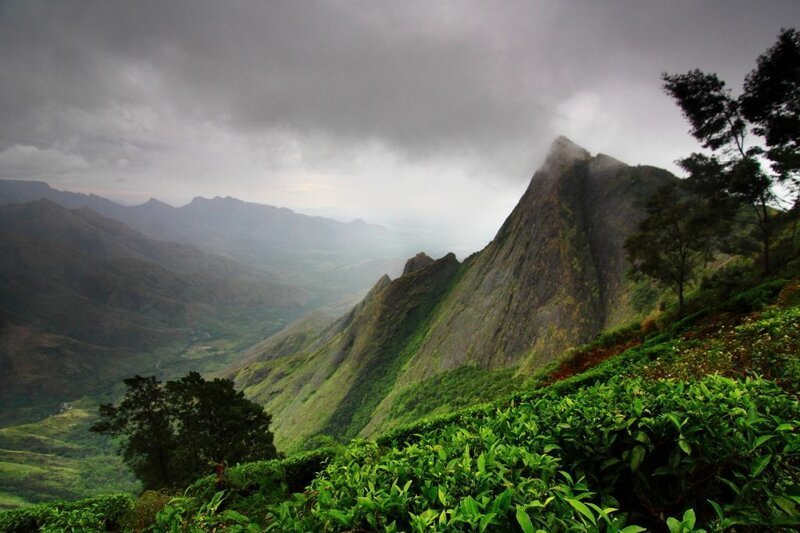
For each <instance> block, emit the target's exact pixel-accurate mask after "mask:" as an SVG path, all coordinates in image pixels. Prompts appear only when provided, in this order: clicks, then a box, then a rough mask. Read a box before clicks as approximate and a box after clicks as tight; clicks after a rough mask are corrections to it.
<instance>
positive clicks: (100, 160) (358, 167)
mask: <svg viewBox="0 0 800 533" xmlns="http://www.w3.org/2000/svg"><path fill="white" fill-rule="evenodd" d="M77 5H78V6H79V9H76V8H75V4H71V3H69V2H60V3H47V2H39V1H36V0H33V1H24V2H23V1H19V0H16V1H15V0H11V1H6V2H2V3H0V66H2V69H3V72H4V76H3V77H2V79H0V112H1V113H2V120H1V121H0V178H7V179H25V180H41V181H45V182H47V183H49V184H50V185H51V186H53V187H55V188H58V189H62V190H70V191H76V192H83V193H95V194H98V195H100V196H104V197H107V198H110V199H113V200H115V201H120V202H123V203H126V204H137V203H142V202H145V201H147V199H148V198H150V197H155V198H157V199H159V200H161V201H163V202H165V203H168V204H170V205H174V206H180V205H183V204H186V203H188V202H189V201H191V199H192V198H193V197H196V196H203V197H215V196H232V197H234V198H238V199H241V200H244V201H249V202H257V203H265V204H270V205H275V206H279V207H287V208H289V209H292V210H293V211H296V212H299V213H304V214H310V215H317V216H326V217H329V218H334V219H337V220H343V221H349V220H353V219H358V218H360V219H364V220H366V221H367V222H370V223H374V224H381V225H384V226H387V227H390V228H395V229H396V228H406V229H408V230H409V231H412V232H419V231H420V230H424V231H429V232H430V233H431V234H432V235H434V234H435V235H436V236H438V238H440V239H441V240H442V241H443V242H447V243H449V244H450V245H451V246H452V247H454V248H458V249H462V250H466V249H472V250H477V249H479V248H481V247H482V246H483V245H484V244H485V243H486V242H488V240H489V239H491V238H492V236H493V235H494V233H495V232H496V231H497V229H498V228H499V227H500V224H501V223H502V221H503V220H504V219H505V217H506V216H507V215H508V214H509V212H510V211H511V209H513V207H514V205H515V204H516V202H517V201H518V199H519V197H520V196H521V195H522V192H523V191H524V189H525V187H526V186H527V184H528V181H529V179H530V176H531V175H532V174H533V172H534V171H535V170H536V168H537V166H538V165H539V164H540V163H541V161H542V159H543V157H544V153H545V151H546V150H547V148H548V146H549V144H550V142H551V141H552V140H553V139H554V138H555V137H556V136H557V135H565V136H567V137H569V138H570V139H572V140H573V141H574V142H576V143H577V144H579V145H581V146H583V147H585V148H586V149H588V150H589V151H591V152H592V153H599V152H602V153H606V154H609V155H611V156H613V157H616V158H618V159H620V160H622V161H624V162H626V163H629V164H633V165H636V164H649V165H655V166H660V167H664V168H667V169H668V170H671V171H673V172H677V169H676V167H675V165H674V161H675V160H676V159H677V158H679V157H682V156H685V155H687V154H688V153H689V152H691V151H693V150H696V149H697V145H696V143H695V142H694V141H693V140H692V138H691V137H690V136H689V135H688V133H687V132H688V129H689V127H688V124H687V123H686V122H685V121H684V119H683V117H682V116H681V114H680V111H679V110H678V108H677V107H676V106H675V105H674V103H673V102H672V101H671V100H670V99H669V98H668V97H667V96H666V95H664V94H663V92H662V90H661V82H660V78H659V77H660V74H661V73H662V72H664V71H667V72H683V71H686V70H689V69H692V68H701V69H703V70H707V71H711V72H717V73H718V74H719V75H720V77H721V78H722V79H724V80H726V81H727V82H728V84H729V86H730V87H731V89H732V90H733V91H734V94H735V93H736V92H737V91H738V90H739V89H740V87H741V82H742V80H743V78H744V76H745V75H746V74H747V72H749V71H750V70H751V69H752V68H753V67H754V66H755V60H756V57H757V56H758V55H759V54H761V53H763V52H764V51H765V50H766V49H767V48H768V47H769V46H771V45H772V44H773V42H774V41H775V37H776V36H777V34H778V31H779V30H780V28H781V27H782V26H786V25H789V24H790V23H791V21H793V20H798V19H800V4H798V3H797V2H793V1H774V2H769V3H766V4H753V3H750V2H744V1H736V2H730V1H727V2H723V1H709V2H690V1H685V2H669V3H665V2H659V3H656V2H649V3H643V2H633V1H627V2H625V1H612V2H607V3H597V2H585V1H571V2H558V3H552V2H503V3H485V2H437V3H435V4H432V3H429V2H389V3H380V4H374V3H370V2H362V1H352V2H344V3H340V2H326V1H320V2H314V3H303V4H297V3H281V2H279V3H269V4H266V3H260V2H251V1H241V2H232V3H218V2H212V1H208V2H185V1H177V2H169V3H128V2H114V1H111V2H106V1H102V2H101V1H97V2H81V3H80V4H77Z"/></svg>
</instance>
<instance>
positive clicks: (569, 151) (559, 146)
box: [546, 135, 592, 163]
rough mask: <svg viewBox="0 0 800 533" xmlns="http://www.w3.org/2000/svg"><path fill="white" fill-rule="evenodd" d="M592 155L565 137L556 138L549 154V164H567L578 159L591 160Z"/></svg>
mask: <svg viewBox="0 0 800 533" xmlns="http://www.w3.org/2000/svg"><path fill="white" fill-rule="evenodd" d="M590 157H592V155H591V154H590V153H589V152H588V151H587V150H586V149H585V148H583V147H581V146H578V145H577V144H575V143H574V142H572V141H571V140H569V139H567V138H566V137H564V136H563V135H559V136H558V137H556V140H554V141H553V143H552V144H551V145H550V149H549V150H548V152H547V160H546V161H547V163H554V162H556V161H558V162H561V163H567V162H570V161H574V160H576V159H589V158H590Z"/></svg>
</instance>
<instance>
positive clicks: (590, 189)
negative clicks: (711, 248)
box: [232, 138, 676, 447]
mask: <svg viewBox="0 0 800 533" xmlns="http://www.w3.org/2000/svg"><path fill="white" fill-rule="evenodd" d="M675 179H676V178H675V177H674V176H672V175H671V174H670V173H668V172H666V171H664V170H660V169H657V168H653V167H631V166H628V165H625V164H624V163H621V162H619V161H617V160H615V159H613V158H611V157H609V156H605V155H598V156H594V157H593V156H591V155H590V154H589V153H588V152H586V151H585V150H584V149H582V148H580V147H578V146H576V145H574V144H573V143H572V142H570V141H569V140H567V139H565V138H559V139H557V140H556V141H555V142H554V143H553V145H552V147H551V149H550V153H549V156H548V157H547V160H546V162H545V163H544V165H543V166H542V168H540V169H539V170H538V171H537V172H536V174H535V175H534V176H533V178H532V179H531V182H530V186H529V187H528V190H527V191H526V192H525V194H524V196H523V197H522V199H521V200H520V202H519V204H518V205H517V207H516V208H515V209H514V211H513V212H512V213H511V215H510V216H509V217H508V219H507V220H506V222H505V223H504V224H503V226H502V227H501V228H500V230H499V231H498V233H497V235H496V237H495V238H494V240H493V241H492V242H491V243H490V244H489V245H488V246H487V247H486V248H485V249H483V250H482V251H480V252H478V253H476V254H474V255H473V256H471V257H469V258H467V259H466V260H465V261H464V262H463V263H462V264H459V263H458V261H456V259H455V257H453V256H452V255H447V256H445V257H443V258H441V259H439V260H438V261H434V260H433V259H431V258H430V257H428V256H426V255H424V254H418V255H417V256H415V257H413V258H412V259H410V260H409V261H408V263H407V265H406V268H405V270H404V274H403V275H402V276H401V277H399V278H397V279H395V280H391V279H389V278H388V277H384V278H382V279H381V280H380V281H379V282H378V284H377V285H375V286H374V287H373V289H372V290H371V291H370V293H369V294H368V295H367V297H366V298H365V299H364V300H363V301H362V302H361V303H360V304H359V305H358V306H357V307H356V308H355V309H354V310H353V311H351V312H350V313H349V314H347V315H346V316H345V317H343V318H341V319H340V320H339V321H338V322H336V323H334V324H333V325H332V326H329V327H327V328H321V329H320V330H319V332H318V333H317V338H316V340H315V341H309V340H308V338H307V337H305V338H304V339H303V342H302V343H299V344H297V345H296V348H297V350H296V352H295V353H293V354H287V350H285V349H279V347H280V348H285V346H286V345H285V344H280V343H275V342H270V341H267V342H265V343H263V344H262V345H261V350H262V351H261V354H260V356H258V355H257V354H253V353H251V354H250V356H249V357H248V359H247V361H248V364H247V366H246V367H244V368H241V367H239V368H237V369H235V370H233V371H232V374H233V375H235V377H236V380H237V384H238V385H239V386H240V387H243V388H245V390H246V392H247V393H248V394H249V395H250V396H251V397H253V398H255V399H257V400H258V401H261V402H262V403H264V404H265V405H266V406H267V409H268V411H270V412H271V413H273V415H274V418H275V427H276V439H277V441H278V442H279V443H280V444H281V445H283V446H289V447H291V446H295V445H298V444H300V443H301V442H302V441H303V440H304V439H305V438H308V437H310V436H312V435H314V434H317V433H327V434H332V435H335V436H339V437H345V438H347V437H354V436H356V435H359V434H360V435H372V434H375V432H376V431H379V430H385V429H386V428H387V427H389V426H391V422H392V420H391V419H392V415H391V414H390V413H391V412H392V409H393V405H394V402H395V400H396V399H397V397H398V395H399V394H401V392H402V391H403V390H405V389H407V388H409V387H413V386H415V385H417V384H419V383H422V382H424V381H425V380H428V379H431V378H432V376H435V375H437V374H438V373H441V372H447V371H454V370H456V369H460V368H465V367H469V368H475V367H478V368H482V369H485V370H499V369H516V372H518V373H531V372H534V371H536V370H537V369H541V368H542V367H543V366H545V365H547V364H548V363H550V362H551V361H553V360H554V359H555V358H556V357H557V356H558V355H560V354H561V353H563V352H564V351H565V350H566V349H568V348H570V347H572V346H576V345H579V344H582V343H585V342H587V341H588V340H590V339H592V338H593V337H594V336H595V335H597V334H598V333H599V332H601V331H603V330H606V329H609V328H614V327H616V326H619V325H621V324H624V323H625V322H627V321H629V320H631V319H634V318H636V317H637V316H642V314H643V313H644V312H646V311H649V309H650V307H649V306H652V305H653V304H654V302H653V301H650V302H647V301H645V302H642V301H639V300H640V299H641V298H639V299H637V298H634V292H635V289H636V287H635V286H634V285H633V284H632V283H630V282H627V281H626V280H625V277H624V274H625V259H624V250H623V246H622V244H623V241H624V239H625V237H626V236H627V235H629V234H630V233H631V232H632V231H633V230H634V229H635V226H636V223H637V221H638V220H640V219H641V217H642V215H643V208H642V206H643V202H644V200H645V199H646V198H647V197H648V196H649V195H650V194H652V192H653V191H655V190H656V189H657V188H659V187H660V186H662V185H663V184H665V183H667V182H669V181H672V180H675Z"/></svg>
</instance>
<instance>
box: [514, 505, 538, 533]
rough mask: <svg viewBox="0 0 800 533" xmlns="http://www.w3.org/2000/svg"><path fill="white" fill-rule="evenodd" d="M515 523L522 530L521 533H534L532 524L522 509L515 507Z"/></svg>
mask: <svg viewBox="0 0 800 533" xmlns="http://www.w3.org/2000/svg"><path fill="white" fill-rule="evenodd" d="M517 523H518V524H519V527H521V528H522V531H523V533H534V529H533V522H531V519H530V517H529V516H528V513H526V512H525V510H524V509H523V508H522V507H519V506H518V507H517Z"/></svg>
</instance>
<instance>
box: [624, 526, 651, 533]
mask: <svg viewBox="0 0 800 533" xmlns="http://www.w3.org/2000/svg"><path fill="white" fill-rule="evenodd" d="M642 531H647V530H646V529H645V528H643V527H640V526H626V527H624V528H622V529H620V530H619V533H642Z"/></svg>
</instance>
